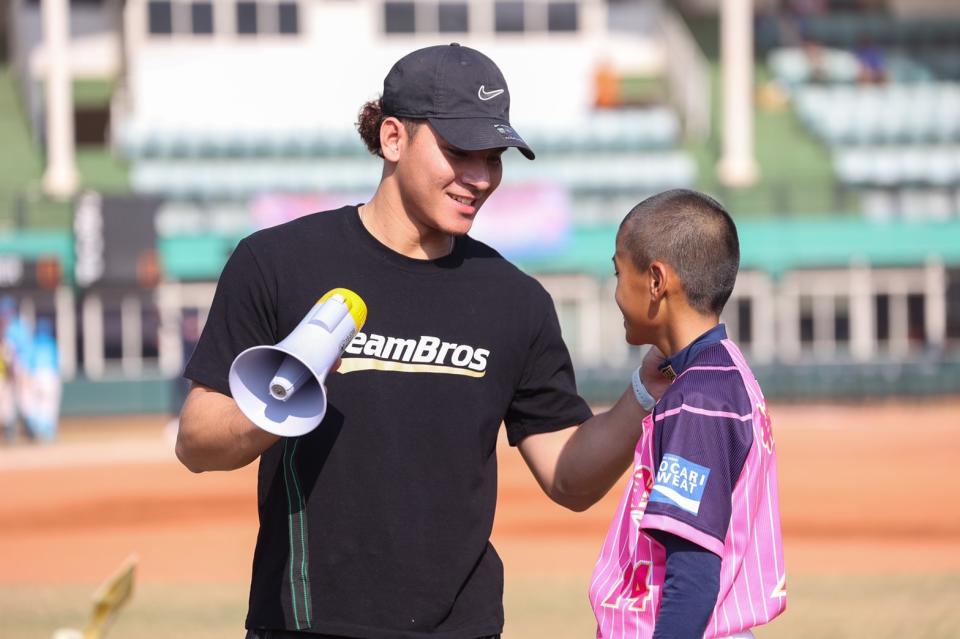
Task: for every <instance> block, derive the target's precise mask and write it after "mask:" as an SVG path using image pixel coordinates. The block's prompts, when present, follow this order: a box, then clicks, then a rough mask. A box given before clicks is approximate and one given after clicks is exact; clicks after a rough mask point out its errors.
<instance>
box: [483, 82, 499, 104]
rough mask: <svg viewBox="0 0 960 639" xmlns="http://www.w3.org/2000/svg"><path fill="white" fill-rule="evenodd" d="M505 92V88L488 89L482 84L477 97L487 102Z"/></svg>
mask: <svg viewBox="0 0 960 639" xmlns="http://www.w3.org/2000/svg"><path fill="white" fill-rule="evenodd" d="M501 93H503V89H497V90H496V91H487V90H486V89H485V88H484V86H483V85H482V84H481V85H480V90H479V91H477V97H478V98H480V99H481V100H483V101H484V102H486V101H487V100H492V99H494V98H495V97H497V96H498V95H500V94H501Z"/></svg>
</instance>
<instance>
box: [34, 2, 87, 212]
mask: <svg viewBox="0 0 960 639" xmlns="http://www.w3.org/2000/svg"><path fill="white" fill-rule="evenodd" d="M41 5H42V6H41V9H42V11H43V39H44V53H45V54H46V55H45V56H44V57H45V59H46V74H47V83H46V109H47V140H46V143H47V169H46V172H45V173H44V175H43V189H44V191H45V192H46V193H47V195H50V196H51V197H54V198H57V199H60V200H66V199H68V198H70V197H71V196H72V195H73V194H74V193H75V192H76V190H77V185H78V183H79V176H78V175H77V166H76V160H75V156H74V139H73V135H74V133H73V86H72V84H71V82H72V79H71V75H70V67H69V45H70V8H69V5H68V4H67V0H41Z"/></svg>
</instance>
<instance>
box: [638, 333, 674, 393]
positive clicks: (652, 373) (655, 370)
mask: <svg viewBox="0 0 960 639" xmlns="http://www.w3.org/2000/svg"><path fill="white" fill-rule="evenodd" d="M664 359H666V358H665V357H664V355H663V353H661V352H660V349H659V348H657V347H656V346H651V347H650V350H649V351H647V354H646V355H644V356H643V362H642V363H641V364H640V381H641V382H643V385H644V386H645V387H646V389H647V392H648V393H650V394H651V395H653V397H654V398H655V399H660V398H661V397H662V396H663V394H664V393H665V392H667V388H668V387H669V386H670V383H671V380H669V379H667V378H666V377H664V376H663V373H661V372H660V369H659V366H660V365H661V364H663V360H664Z"/></svg>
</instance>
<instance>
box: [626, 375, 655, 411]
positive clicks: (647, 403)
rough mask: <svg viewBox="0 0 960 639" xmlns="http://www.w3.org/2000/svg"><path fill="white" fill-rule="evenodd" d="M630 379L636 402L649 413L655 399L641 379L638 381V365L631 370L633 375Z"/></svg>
mask: <svg viewBox="0 0 960 639" xmlns="http://www.w3.org/2000/svg"><path fill="white" fill-rule="evenodd" d="M630 381H631V382H632V384H633V394H634V396H635V397H636V398H637V403H638V404H640V406H641V408H643V410H645V411H647V412H648V413H649V412H650V411H652V410H653V407H654V406H655V405H656V403H657V400H655V399H654V398H653V395H651V394H650V391H648V390H647V387H646V386H644V385H643V382H642V381H640V368H639V367H638V368H637V369H636V370H635V371H633V377H632V378H631V380H630Z"/></svg>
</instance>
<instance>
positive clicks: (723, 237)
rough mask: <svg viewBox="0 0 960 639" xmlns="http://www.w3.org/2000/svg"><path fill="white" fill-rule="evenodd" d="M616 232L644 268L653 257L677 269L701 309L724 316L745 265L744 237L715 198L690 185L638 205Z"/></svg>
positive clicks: (693, 302) (692, 300)
mask: <svg viewBox="0 0 960 639" xmlns="http://www.w3.org/2000/svg"><path fill="white" fill-rule="evenodd" d="M617 236H618V238H619V239H620V241H621V242H623V247H624V248H625V249H626V250H627V252H628V253H629V255H630V259H632V260H633V264H634V266H636V267H637V269H639V270H641V271H643V270H646V269H647V268H648V267H649V266H650V264H651V263H652V262H653V261H654V260H660V261H662V262H665V263H667V264H669V265H670V266H672V267H673V269H674V270H675V271H676V272H677V275H678V276H679V277H680V281H681V283H682V285H683V290H684V292H685V293H686V295H687V300H688V301H689V303H690V306H692V307H693V308H694V309H696V310H697V311H700V312H701V313H704V314H716V315H719V314H720V312H721V311H723V307H724V305H725V304H726V303H727V300H728V299H730V293H732V292H733V285H734V283H736V280H737V270H738V269H739V268H740V241H739V239H738V238H737V227H736V226H735V225H734V223H733V219H732V218H731V217H730V214H729V213H727V211H726V209H724V208H723V206H722V205H721V204H720V203H719V202H717V201H716V200H714V199H713V198H711V197H709V196H707V195H704V194H702V193H697V192H696V191H690V190H687V189H674V190H671V191H664V192H663V193H660V194H658V195H654V196H652V197H649V198H647V199H646V200H644V201H643V202H640V204H637V205H636V206H635V207H633V209H632V210H631V211H630V212H629V213H628V214H627V216H626V217H625V218H624V219H623V222H621V223H620V229H619V231H618V232H617Z"/></svg>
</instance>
